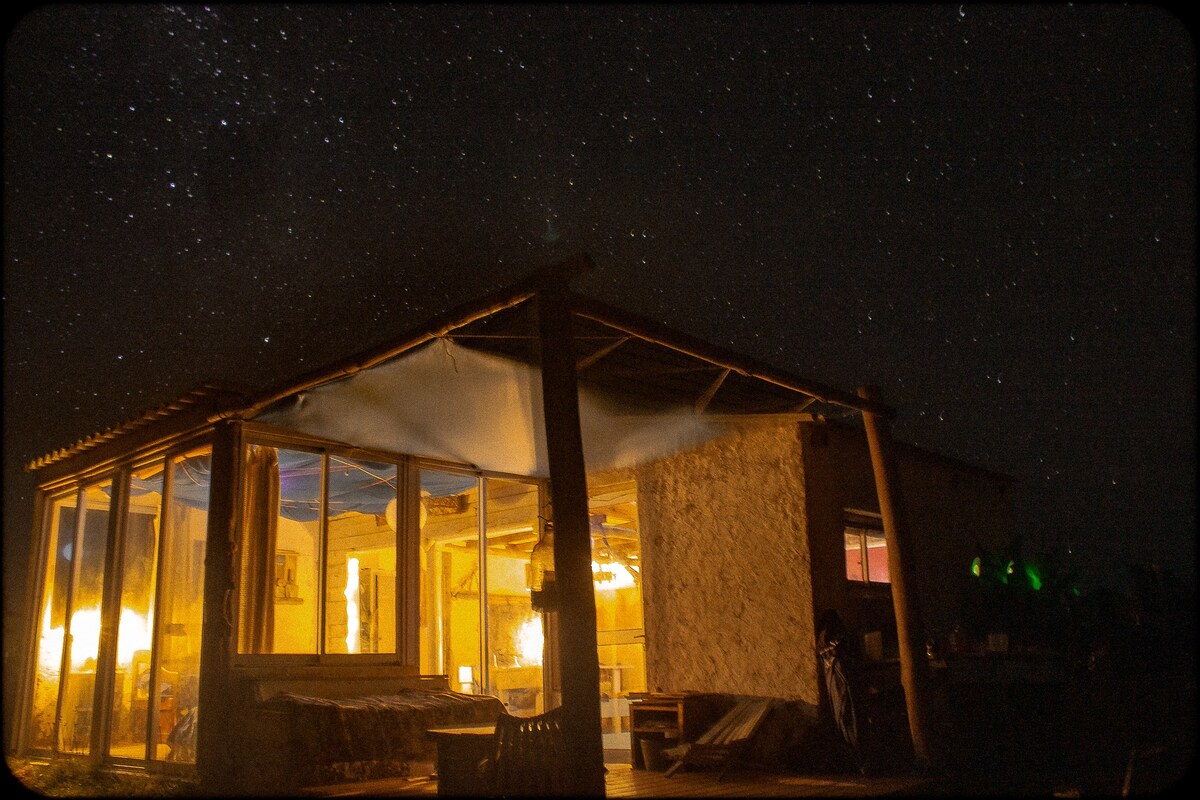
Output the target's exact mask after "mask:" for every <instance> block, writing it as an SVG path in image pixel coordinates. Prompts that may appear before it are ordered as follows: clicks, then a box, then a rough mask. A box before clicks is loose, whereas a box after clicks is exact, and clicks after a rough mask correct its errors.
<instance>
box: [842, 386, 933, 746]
mask: <svg viewBox="0 0 1200 800" xmlns="http://www.w3.org/2000/svg"><path fill="white" fill-rule="evenodd" d="M858 396H859V397H861V398H863V399H864V400H869V401H878V399H879V397H878V390H877V389H876V388H875V387H873V386H862V387H859V389H858ZM862 415H863V427H864V428H865V429H866V433H867V446H868V447H869V448H870V451H871V467H872V470H873V471H874V473H875V490H876V493H877V494H878V495H879V515H880V516H881V517H882V518H883V534H884V537H885V538H886V539H887V545H888V547H887V553H888V575H889V577H890V579H891V583H892V605H893V608H894V609H895V613H896V635H897V638H898V640H899V650H900V681H901V683H902V684H903V686H904V699H905V703H906V706H907V709H908V727H909V732H910V733H911V734H912V743H913V755H914V757H915V758H916V761H917V764H918V765H919V766H920V767H922V768H929V767H931V766H936V764H935V761H936V758H935V755H934V752H933V748H932V746H931V741H930V733H929V723H930V713H931V708H932V706H931V703H930V678H929V662H928V659H927V658H926V655H925V638H924V632H923V626H922V624H921V613H920V602H919V599H918V593H917V588H916V559H915V553H914V552H913V550H914V548H913V542H912V538H911V536H910V534H909V531H908V527H907V520H906V518H905V511H904V502H903V499H902V497H901V492H900V483H899V474H898V472H897V470H896V463H895V458H894V455H893V452H892V448H893V445H892V431H891V425H890V424H889V423H888V421H887V420H886V419H885V418H883V417H881V416H879V415H877V414H873V413H871V412H870V411H863V412H862Z"/></svg>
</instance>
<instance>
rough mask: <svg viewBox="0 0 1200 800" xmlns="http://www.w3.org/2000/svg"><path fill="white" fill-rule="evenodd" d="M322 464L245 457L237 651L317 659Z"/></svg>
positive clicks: (272, 455)
mask: <svg viewBox="0 0 1200 800" xmlns="http://www.w3.org/2000/svg"><path fill="white" fill-rule="evenodd" d="M321 473H322V458H321V456H320V454H318V453H309V452H304V451H299V450H287V449H284V448H275V447H269V446H265V445H251V446H250V447H248V448H247V451H246V464H245V481H244V483H243V498H244V501H245V502H244V513H243V528H242V547H241V562H242V563H241V581H240V586H239V592H238V604H239V615H238V652H239V653H316V652H317V611H318V604H317V601H318V591H319V589H318V587H319V583H318V574H319V573H318V565H319V562H320V558H321V548H320V532H321V525H320V509H321V502H320V499H321Z"/></svg>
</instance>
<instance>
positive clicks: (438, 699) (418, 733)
mask: <svg viewBox="0 0 1200 800" xmlns="http://www.w3.org/2000/svg"><path fill="white" fill-rule="evenodd" d="M262 705H263V707H264V708H267V709H272V710H278V711H283V712H285V713H286V714H287V719H288V726H289V740H290V741H289V746H290V748H291V751H292V756H293V758H295V759H297V760H296V761H295V762H293V763H296V764H298V765H305V766H317V765H329V764H335V763H344V762H363V761H387V762H397V761H407V760H421V759H432V758H433V757H434V754H435V746H434V744H433V743H432V742H431V741H430V740H429V738H428V737H427V736H426V734H425V731H426V730H428V729H429V728H431V727H434V726H437V725H470V724H477V723H489V722H495V721H496V718H497V717H498V716H500V712H501V711H503V710H504V705H503V703H501V702H500V700H499V698H496V697H491V696H489V695H472V694H462V693H460V692H452V691H436V690H434V691H431V690H427V689H406V690H401V691H400V692H399V693H397V694H386V695H371V696H366V697H351V698H340V699H330V698H325V697H309V696H305V695H298V694H293V693H291V692H280V693H279V694H276V695H275V696H274V697H272V698H270V699H269V700H266V701H265V702H264V703H263V704H262Z"/></svg>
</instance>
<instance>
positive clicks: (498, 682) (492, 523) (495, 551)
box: [484, 478, 545, 716]
mask: <svg viewBox="0 0 1200 800" xmlns="http://www.w3.org/2000/svg"><path fill="white" fill-rule="evenodd" d="M484 486H485V493H484V508H485V510H486V518H487V564H486V572H485V577H486V581H487V632H488V635H487V655H488V659H487V688H486V691H487V693H488V694H492V695H495V696H497V697H499V698H500V699H501V700H502V701H503V702H504V705H505V707H506V708H507V709H508V712H509V713H510V714H516V715H518V716H533V715H535V714H539V713H541V712H542V711H544V710H545V708H544V702H545V701H544V698H543V697H542V659H543V647H544V641H545V633H544V631H543V628H542V619H541V616H540V615H539V614H538V613H537V612H535V611H534V610H533V607H532V606H531V605H530V599H529V559H530V555H531V554H532V552H533V546H534V545H535V544H537V540H538V534H539V530H540V522H539V520H538V487H537V484H533V483H523V482H520V481H511V480H503V479H499V478H485V479H484Z"/></svg>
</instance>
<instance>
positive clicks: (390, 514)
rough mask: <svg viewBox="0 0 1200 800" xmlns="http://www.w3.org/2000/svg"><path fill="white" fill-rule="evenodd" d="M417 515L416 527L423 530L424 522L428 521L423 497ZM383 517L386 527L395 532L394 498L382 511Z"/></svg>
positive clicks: (427, 511) (427, 512)
mask: <svg viewBox="0 0 1200 800" xmlns="http://www.w3.org/2000/svg"><path fill="white" fill-rule="evenodd" d="M418 514H419V516H420V519H419V520H418V521H417V525H418V526H419V527H420V528H421V530H425V522H426V521H427V520H428V519H429V509H427V508H426V507H425V496H424V495H422V497H421V506H420V509H419V512H418ZM383 516H384V518H385V519H386V520H387V524H388V527H390V528H391V529H392V530H396V498H394V497H393V498H392V499H391V500H389V501H388V504H387V508H385V509H384V510H383Z"/></svg>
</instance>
